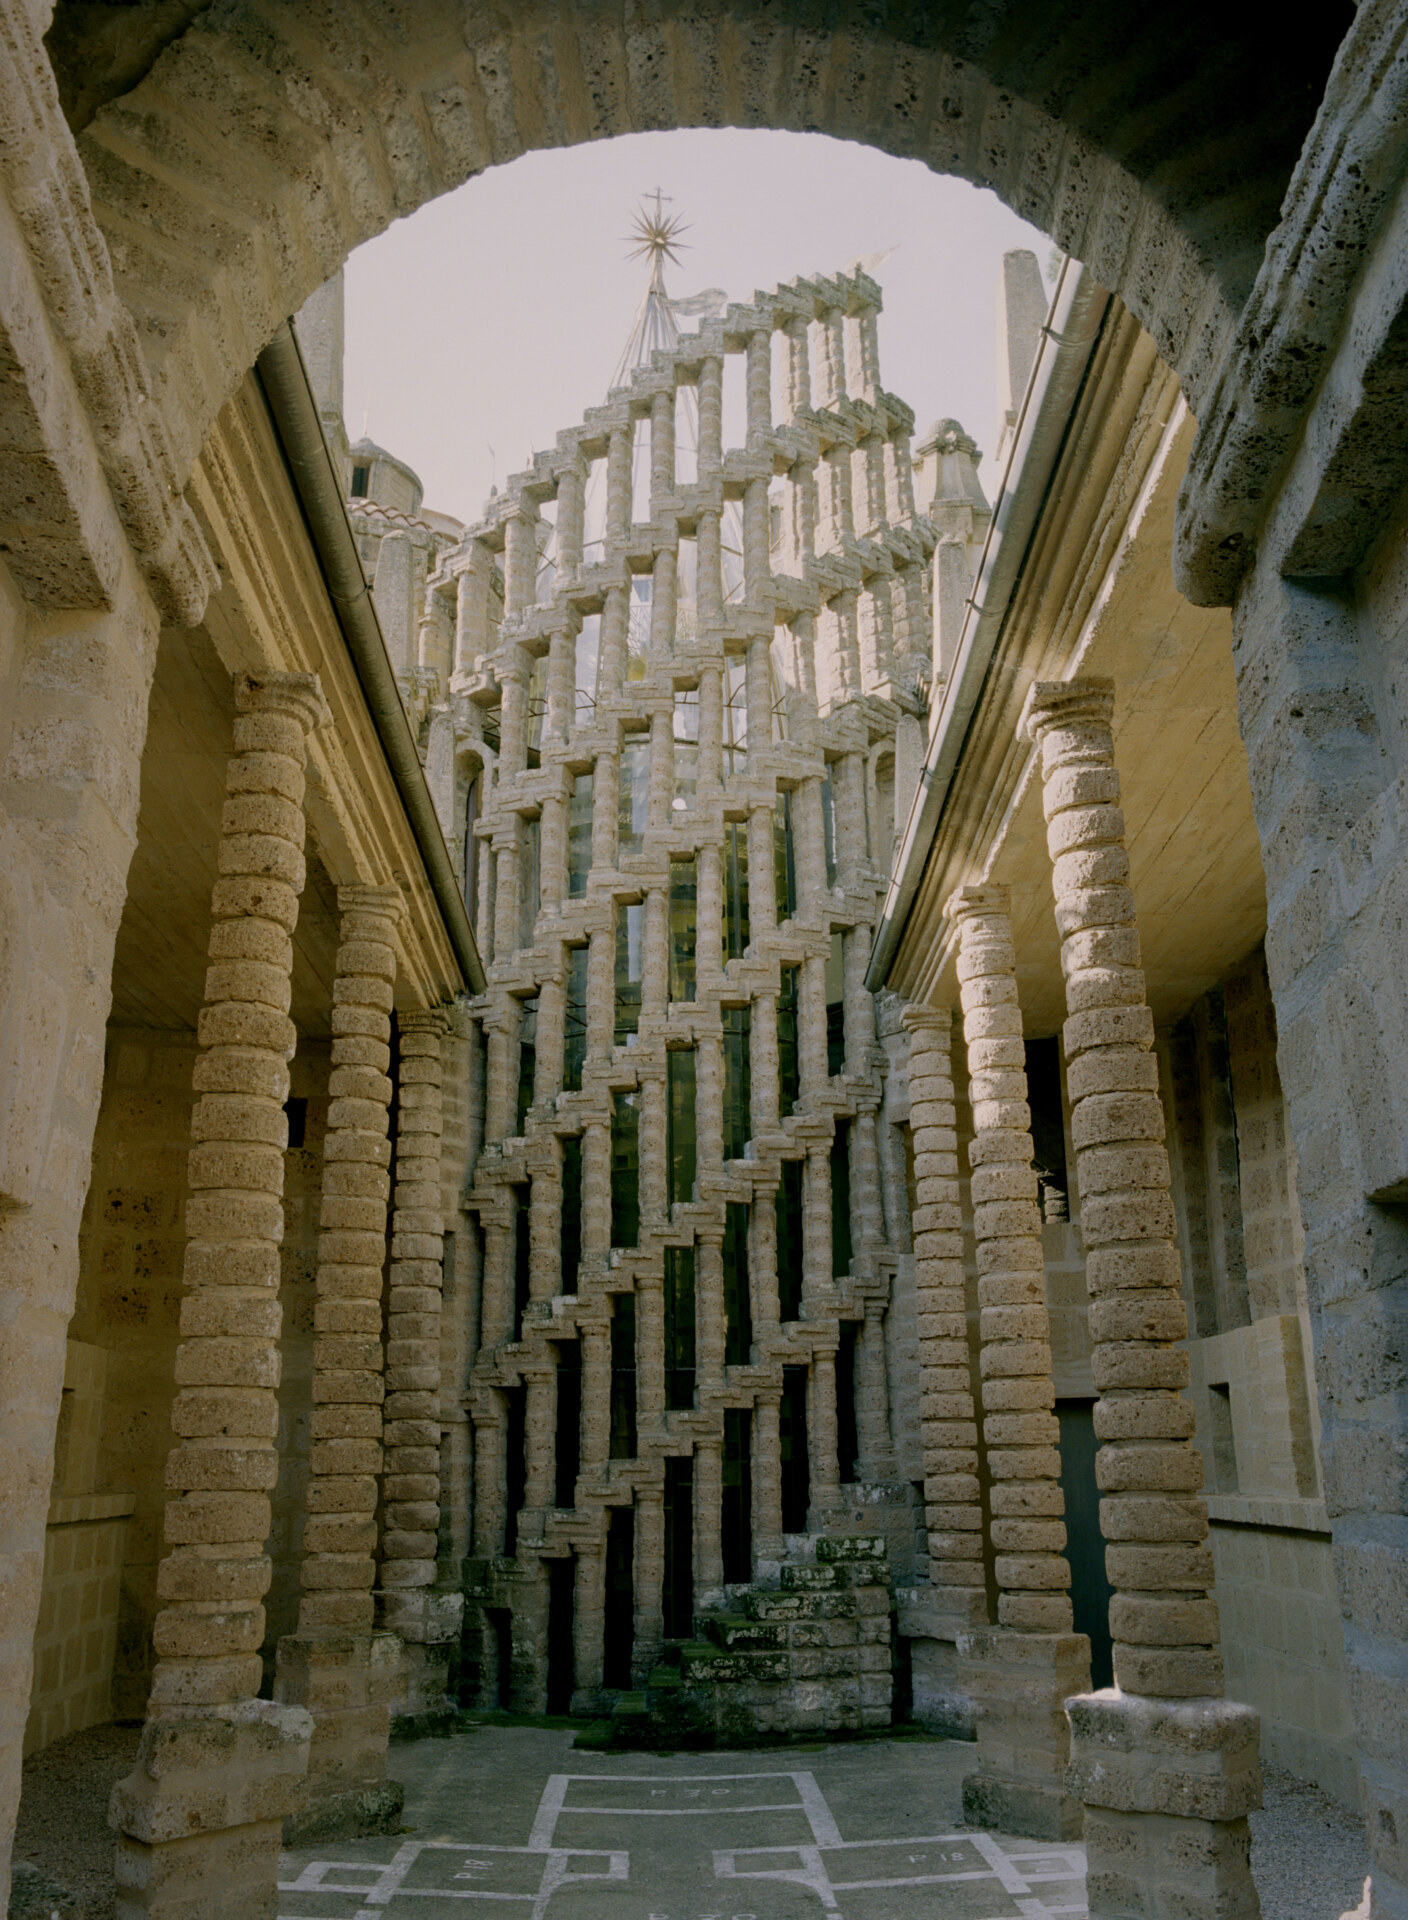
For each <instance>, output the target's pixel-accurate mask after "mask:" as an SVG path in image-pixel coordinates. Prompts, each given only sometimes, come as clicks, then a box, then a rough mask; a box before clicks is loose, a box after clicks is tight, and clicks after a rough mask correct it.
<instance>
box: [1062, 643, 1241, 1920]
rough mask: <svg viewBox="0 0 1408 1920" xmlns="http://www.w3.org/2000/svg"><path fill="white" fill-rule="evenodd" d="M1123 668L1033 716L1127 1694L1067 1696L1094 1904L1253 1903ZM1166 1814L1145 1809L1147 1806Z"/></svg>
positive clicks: (1205, 1908)
mask: <svg viewBox="0 0 1408 1920" xmlns="http://www.w3.org/2000/svg"><path fill="white" fill-rule="evenodd" d="M1113 712H1114V690H1113V687H1112V685H1111V683H1110V682H1108V681H1102V680H1083V681H1081V680H1075V681H1069V682H1060V683H1047V682H1040V681H1038V682H1037V683H1036V684H1035V685H1034V687H1033V688H1032V692H1031V695H1030V696H1029V701H1028V709H1027V715H1026V727H1027V729H1028V731H1029V732H1030V735H1031V737H1032V739H1033V740H1035V741H1036V742H1038V744H1039V746H1040V750H1041V775H1042V787H1043V804H1044V808H1045V813H1046V822H1047V845H1048V848H1049V850H1050V854H1051V860H1052V885H1053V891H1054V894H1055V902H1056V922H1057V930H1058V932H1059V934H1060V937H1061V964H1062V971H1063V973H1064V975H1065V979H1066V1005H1067V1011H1068V1015H1069V1017H1068V1019H1067V1021H1066V1025H1065V1030H1064V1044H1065V1053H1066V1063H1067V1086H1068V1088H1069V1092H1070V1098H1071V1134H1072V1139H1073V1141H1074V1144H1075V1149H1076V1180H1077V1184H1078V1187H1079V1190H1080V1195H1081V1228H1082V1232H1083V1235H1084V1239H1085V1245H1086V1278H1087V1284H1088V1286H1089V1290H1090V1333H1091V1339H1092V1342H1093V1352H1092V1371H1093V1374H1094V1379H1095V1386H1096V1390H1097V1392H1098V1393H1099V1396H1100V1398H1099V1401H1098V1403H1097V1406H1096V1410H1095V1431H1096V1435H1097V1437H1098V1438H1099V1439H1100V1441H1101V1442H1102V1446H1101V1449H1100V1452H1099V1454H1098V1456H1097V1460H1096V1477H1097V1480H1098V1483H1099V1486H1100V1489H1101V1493H1102V1495H1103V1498H1102V1500H1101V1505H1100V1525H1101V1531H1102V1533H1103V1534H1104V1536H1105V1539H1106V1540H1107V1542H1108V1543H1109V1545H1108V1546H1107V1549H1106V1565H1107V1568H1108V1570H1109V1576H1110V1581H1111V1584H1112V1586H1113V1587H1114V1588H1115V1593H1114V1597H1113V1598H1112V1600H1111V1603H1110V1630H1111V1635H1112V1637H1113V1640H1114V1660H1115V1682H1116V1685H1115V1688H1114V1689H1113V1690H1111V1691H1108V1692H1102V1693H1096V1694H1090V1695H1086V1696H1084V1697H1083V1698H1078V1699H1075V1700H1073V1701H1072V1702H1071V1710H1070V1711H1071V1728H1072V1764H1071V1773H1070V1779H1071V1784H1072V1787H1073V1788H1074V1790H1076V1791H1078V1792H1080V1794H1081V1796H1082V1798H1083V1799H1084V1801H1085V1805H1086V1829H1085V1830H1086V1843H1087V1850H1088V1856H1089V1862H1090V1877H1089V1893H1090V1907H1091V1911H1092V1913H1096V1914H1102V1915H1120V1916H1125V1915H1144V1914H1153V1913H1155V1912H1161V1911H1163V1910H1165V1907H1166V1904H1167V1903H1169V1902H1172V1901H1176V1902H1177V1903H1178V1905H1179V1909H1180V1911H1182V1912H1186V1913H1192V1914H1206V1915H1208V1916H1211V1915H1212V1914H1214V1913H1216V1914H1218V1915H1219V1916H1220V1915H1224V1914H1231V1913H1254V1912H1256V1911H1257V1897H1256V1890H1255V1888H1254V1887H1253V1885H1252V1880H1251V1874H1250V1870H1249V1867H1248V1855H1249V1847H1250V1842H1249V1837H1248V1830H1247V1824H1246V1815H1247V1813H1248V1811H1249V1810H1250V1809H1252V1808H1254V1807H1256V1806H1257V1805H1259V1804H1260V1794H1261V1783H1260V1771H1259V1766H1258V1762H1257V1757H1256V1756H1257V1716H1256V1715H1255V1713H1253V1712H1252V1710H1251V1709H1250V1708H1248V1707H1241V1706H1234V1705H1231V1704H1229V1703H1227V1702H1225V1701H1223V1700H1222V1699H1220V1698H1219V1697H1218V1696H1220V1694H1221V1692H1222V1685H1223V1673H1222V1657H1221V1653H1220V1651H1219V1647H1218V1639H1219V1634H1218V1619H1217V1603H1216V1601H1215V1600H1214V1599H1213V1598H1212V1595H1211V1593H1210V1592H1209V1588H1210V1586H1211V1584H1212V1578H1213V1563H1212V1554H1211V1551H1210V1549H1209V1548H1208V1546H1207V1545H1206V1539H1207V1531H1208V1519H1207V1507H1206V1504H1205V1502H1204V1501H1203V1500H1202V1499H1201V1498H1199V1495H1198V1489H1199V1487H1200V1486H1201V1485H1202V1479H1203V1465H1202V1459H1201V1456H1200V1455H1199V1453H1198V1451H1197V1449H1196V1447H1194V1445H1193V1444H1192V1440H1191V1435H1192V1432H1193V1409H1192V1407H1191V1405H1190V1404H1189V1402H1188V1401H1187V1400H1185V1399H1184V1398H1183V1396H1182V1393H1181V1391H1180V1389H1182V1388H1183V1387H1185V1386H1186V1385H1187V1382H1188V1354H1187V1349H1186V1347H1184V1346H1181V1345H1180V1344H1179V1343H1180V1342H1181V1341H1182V1340H1183V1339H1184V1338H1185V1336H1186V1333H1187V1324H1186V1313H1185V1309H1184V1305H1183V1300H1182V1296H1181V1294H1180V1291H1179V1282H1180V1269H1179V1256H1178V1251H1177V1247H1176V1245H1175V1243H1174V1215H1173V1201H1172V1196H1171V1194H1170V1191H1169V1169H1168V1157H1167V1154H1166V1153H1165V1151H1164V1147H1163V1144H1162V1143H1163V1134H1164V1120H1163V1109H1162V1106H1161V1104H1160V1101H1159V1094H1158V1068H1157V1062H1156V1060H1155V1057H1154V1052H1153V1044H1154V1023H1153V1016H1152V1014H1151V1013H1150V1011H1149V1007H1148V1004H1147V1000H1146V997H1145V990H1144V975H1143V972H1142V970H1141V968H1140V954H1139V934H1138V928H1137V925H1136V921H1135V911H1134V896H1133V894H1132V893H1131V891H1130V887H1129V856H1128V854H1127V852H1126V851H1125V845H1124V816H1123V813H1122V812H1121V810H1120V805H1119V799H1120V782H1119V773H1118V770H1117V768H1116V766H1115V757H1114V734H1113V727H1112V719H1113ZM1148 1815H1153V1816H1157V1818H1156V1819H1155V1820H1150V1819H1148V1818H1145V1817H1144V1816H1148Z"/></svg>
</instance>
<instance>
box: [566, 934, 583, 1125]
mask: <svg viewBox="0 0 1408 1920" xmlns="http://www.w3.org/2000/svg"><path fill="white" fill-rule="evenodd" d="M587 955H588V949H587V948H586V947H569V948H568V949H567V1009H566V1015H565V1018H564V1021H563V1036H562V1084H563V1086H564V1088H565V1089H566V1090H567V1092H568V1093H579V1092H580V1091H581V1086H582V1063H583V1061H584V1060H585V1059H586V1057H587Z"/></svg>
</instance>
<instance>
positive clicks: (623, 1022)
mask: <svg viewBox="0 0 1408 1920" xmlns="http://www.w3.org/2000/svg"><path fill="white" fill-rule="evenodd" d="M644 970H645V908H644V906H643V905H642V904H641V903H640V902H639V901H633V902H632V903H631V904H629V905H627V904H625V903H624V902H623V903H622V904H620V905H618V906H617V908H616V1045H617V1046H618V1047H629V1046H633V1045H634V1044H635V1040H636V1035H637V1034H638V1033H639V1031H640V996H641V981H642V978H643V975H644Z"/></svg>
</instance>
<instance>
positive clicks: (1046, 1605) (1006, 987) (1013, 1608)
mask: <svg viewBox="0 0 1408 1920" xmlns="http://www.w3.org/2000/svg"><path fill="white" fill-rule="evenodd" d="M947 912H948V915H949V918H950V919H951V920H953V921H954V922H955V923H956V924H957V927H958V938H959V952H958V979H959V990H960V993H961V995H962V1000H963V1035H964V1039H965V1041H966V1043H967V1048H968V1075H969V1079H968V1088H969V1099H970V1100H971V1102H972V1106H973V1140H972V1144H971V1145H970V1146H969V1149H968V1159H969V1164H970V1166H971V1167H972V1199H973V1233H974V1238H975V1240H976V1242H977V1254H978V1308H979V1336H980V1343H981V1344H980V1347H979V1369H980V1372H981V1374H982V1382H983V1385H982V1394H983V1439H984V1442H985V1443H986V1446H987V1462H988V1472H989V1474H990V1476H991V1480H992V1486H991V1491H990V1493H989V1496H988V1504H989V1509H990V1513H991V1526H992V1544H993V1549H994V1552H995V1556H996V1569H995V1570H996V1574H997V1586H998V1601H997V1618H998V1625H997V1626H996V1627H976V1628H973V1629H971V1630H970V1631H969V1632H967V1633H965V1634H962V1635H961V1636H960V1638H959V1642H958V1647H959V1655H960V1661H961V1665H960V1670H959V1674H960V1684H961V1685H962V1686H963V1688H964V1691H965V1692H967V1693H968V1694H969V1695H970V1696H971V1697H972V1699H973V1701H974V1703H975V1706H976V1710H977V1721H978V1770H977V1772H976V1773H972V1774H970V1775H969V1776H968V1778H967V1779H966V1780H965V1781H964V1782H963V1817H964V1819H965V1820H968V1821H970V1822H971V1823H972V1824H974V1825H976V1826H987V1827H996V1828H997V1829H998V1831H999V1832H1002V1833H1024V1834H1030V1835H1032V1836H1033V1837H1034V1838H1036V1839H1040V1840H1068V1839H1074V1838H1076V1837H1077V1836H1078V1835H1079V1833H1080V1830H1081V1806H1080V1802H1079V1801H1078V1800H1076V1799H1075V1798H1073V1797H1072V1796H1071V1795H1070V1794H1069V1793H1067V1792H1066V1789H1065V1773H1066V1764H1067V1761H1068V1760H1069V1758H1070V1730H1069V1727H1068V1726H1067V1722H1066V1715H1065V1710H1064V1704H1063V1703H1064V1702H1065V1700H1066V1699H1067V1698H1068V1697H1069V1696H1070V1695H1071V1694H1074V1693H1085V1692H1089V1690H1090V1642H1089V1640H1088V1639H1087V1638H1086V1636H1085V1635H1084V1634H1083V1633H1081V1634H1078V1633H1074V1632H1072V1630H1071V1601H1070V1593H1069V1588H1070V1584H1071V1570H1070V1566H1069V1565H1068V1563H1067V1560H1066V1555H1065V1546H1066V1527H1065V1522H1064V1520H1063V1519H1062V1517H1061V1516H1062V1515H1063V1514H1064V1512H1065V1499H1064V1496H1063V1495H1062V1492H1061V1455H1060V1450H1059V1448H1060V1429H1059V1428H1058V1426H1057V1423H1056V1415H1055V1411H1054V1409H1055V1405H1056V1388H1055V1384H1054V1382H1053V1380H1052V1377H1051V1329H1050V1325H1049V1323H1048V1319H1047V1312H1046V1272H1045V1264H1044V1261H1043V1257H1042V1249H1041V1210H1040V1208H1039V1206H1038V1205H1037V1190H1036V1173H1035V1171H1034V1170H1033V1155H1034V1148H1033V1146H1032V1135H1031V1108H1030V1105H1029V1104H1028V1100H1027V1070H1026V1046H1025V1042H1024V1040H1023V1037H1022V1009H1021V1007H1020V1006H1019V1004H1018V1001H1017V976H1016V952H1015V950H1014V947H1013V944H1012V921H1011V914H1010V910H1009V901H1008V894H1007V889H1006V888H1005V887H996V886H990V887H965V888H963V889H962V890H961V891H960V892H959V893H956V894H955V895H954V896H953V898H952V899H951V900H950V901H949V903H948V907H947Z"/></svg>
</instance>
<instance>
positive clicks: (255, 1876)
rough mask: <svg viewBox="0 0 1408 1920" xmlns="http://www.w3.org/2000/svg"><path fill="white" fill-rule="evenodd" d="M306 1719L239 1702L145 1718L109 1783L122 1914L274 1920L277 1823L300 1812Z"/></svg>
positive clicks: (289, 1709) (138, 1918)
mask: <svg viewBox="0 0 1408 1920" xmlns="http://www.w3.org/2000/svg"><path fill="white" fill-rule="evenodd" d="M312 1734H313V1718H312V1715H311V1714H309V1713H308V1712H306V1711H305V1710H304V1709H303V1708H302V1707H294V1706H280V1705H275V1703H274V1702H273V1701H270V1700H244V1701H241V1702H239V1703H238V1704H237V1705H234V1706H226V1707H212V1708H209V1709H208V1710H207V1711H206V1712H205V1713H201V1714H195V1713H193V1714H191V1715H189V1717H186V1718H182V1719H179V1720H178V1719H169V1720H149V1721H148V1722H147V1724H146V1726H145V1728H144V1729H143V1732H142V1743H141V1746H140V1747H139V1748H138V1751H137V1764H136V1766H135V1767H134V1768H133V1770H132V1772H131V1773H130V1774H128V1776H127V1778H126V1779H125V1780H119V1781H118V1783H117V1785H116V1786H115V1787H114V1788H113V1790H112V1798H111V1800H110V1802H109V1805H108V1824H109V1825H110V1826H113V1827H116V1829H117V1833H118V1840H117V1915H118V1920H207V1917H208V1916H209V1915H210V1914H212V1913H216V1912H222V1913H223V1912H229V1913H238V1914H239V1915H240V1916H241V1920H245V1917H246V1916H248V1920H275V1916H276V1915H277V1913H278V1908H279V1896H278V1869H279V1848H280V1845H281V1844H282V1840H283V1822H284V1820H285V1818H286V1817H288V1816H289V1815H290V1814H296V1813H298V1812H300V1811H301V1809H302V1807H303V1805H304V1802H305V1799H306V1795H307V1789H306V1786H305V1784H304V1782H305V1776H306V1774H307V1771H308V1748H309V1743H310V1741H311V1738H312Z"/></svg>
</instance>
